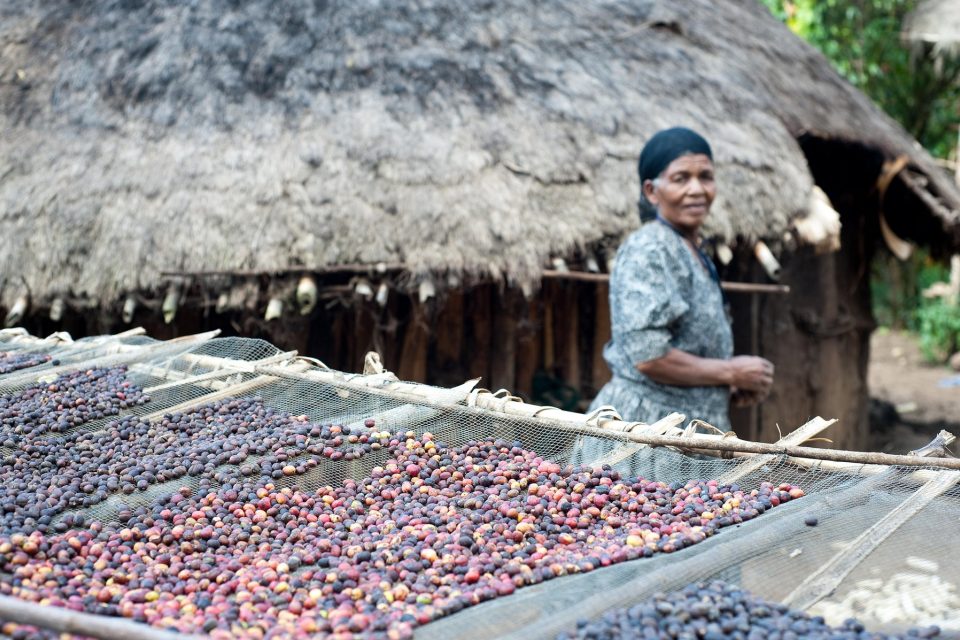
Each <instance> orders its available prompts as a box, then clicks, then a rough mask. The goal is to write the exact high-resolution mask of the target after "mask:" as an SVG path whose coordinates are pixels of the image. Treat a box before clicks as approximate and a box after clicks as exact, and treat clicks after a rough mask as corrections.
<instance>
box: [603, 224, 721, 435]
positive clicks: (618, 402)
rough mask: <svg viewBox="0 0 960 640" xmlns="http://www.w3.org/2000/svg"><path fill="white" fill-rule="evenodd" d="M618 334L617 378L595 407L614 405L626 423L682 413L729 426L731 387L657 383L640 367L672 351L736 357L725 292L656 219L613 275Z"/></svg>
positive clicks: (635, 237)
mask: <svg viewBox="0 0 960 640" xmlns="http://www.w3.org/2000/svg"><path fill="white" fill-rule="evenodd" d="M610 321H611V324H612V326H613V331H612V333H613V337H612V339H611V340H610V342H608V343H607V344H606V346H605V347H604V349H603V357H604V359H605V360H606V361H607V364H608V365H609V366H610V370H611V371H612V372H613V379H612V380H611V381H610V382H608V383H607V384H606V385H604V387H603V389H601V390H600V393H599V394H598V395H597V397H596V398H595V399H594V401H593V403H592V404H591V406H590V408H591V410H593V409H595V408H597V407H599V406H603V405H611V406H613V407H615V408H616V409H617V411H618V412H619V413H620V415H621V416H623V418H624V420H627V421H642V422H647V423H652V422H655V421H657V420H659V419H660V418H663V417H665V416H667V415H668V414H670V413H672V412H674V411H679V412H680V413H683V414H685V415H686V416H687V420H688V421H689V420H692V419H694V418H699V419H701V420H704V421H706V422H709V423H710V424H712V425H713V426H715V427H718V428H720V429H723V430H728V429H730V418H729V415H728V407H729V399H730V393H729V389H728V388H727V387H722V386H721V387H676V386H670V385H664V384H660V383H657V382H654V381H653V380H651V379H650V378H648V377H647V376H645V375H643V374H642V373H640V372H639V371H637V368H636V365H637V364H639V363H641V362H647V361H648V360H655V359H656V358H659V357H661V356H663V355H665V354H666V353H667V351H668V350H669V349H670V348H676V349H680V350H681V351H686V352H688V353H691V354H693V355H695V356H700V357H702V358H720V359H726V358H729V357H731V356H732V355H733V335H732V333H731V331H730V324H729V322H728V320H727V316H726V312H725V310H724V304H723V294H722V293H721V292H720V287H719V286H718V285H717V283H716V282H714V280H713V278H712V277H711V276H710V274H709V273H707V271H706V270H705V269H704V268H703V266H702V265H701V264H699V263H698V259H697V258H696V257H695V256H694V254H693V253H692V252H691V251H690V249H689V248H688V247H687V245H686V244H685V243H684V241H683V239H682V238H681V237H680V235H679V234H678V233H677V232H676V231H674V230H673V229H672V228H670V227H669V226H667V225H665V224H663V223H661V222H658V221H655V222H650V223H648V224H646V225H644V226H643V227H641V228H640V229H639V230H638V231H636V232H634V233H633V234H631V235H630V237H629V238H627V240H626V242H624V244H623V245H622V246H621V247H620V249H619V251H618V252H617V259H616V263H615V265H614V268H613V274H612V275H611V277H610Z"/></svg>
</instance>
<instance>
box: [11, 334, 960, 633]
mask: <svg viewBox="0 0 960 640" xmlns="http://www.w3.org/2000/svg"><path fill="white" fill-rule="evenodd" d="M3 340H4V336H2V335H0V351H15V350H18V349H19V350H23V349H26V348H29V349H30V350H31V351H32V352H36V353H45V354H48V355H51V356H52V358H51V360H50V361H47V362H44V363H42V364H40V365H37V366H35V367H30V368H27V369H21V370H18V371H14V372H12V373H9V374H6V375H0V396H2V397H3V398H13V397H19V396H17V394H23V393H27V392H30V390H31V389H40V391H38V392H37V393H40V394H41V395H39V396H38V397H42V396H43V394H46V393H48V390H47V389H45V388H43V387H44V385H48V384H51V385H52V384H53V383H52V381H53V380H55V379H56V376H57V375H58V374H64V373H69V372H70V371H74V370H77V369H80V370H92V369H94V368H98V367H102V368H110V367H118V366H119V367H124V368H125V372H124V373H123V374H122V375H123V376H124V379H125V380H126V381H128V382H129V383H131V384H133V385H135V386H136V387H138V388H140V389H142V390H143V393H144V394H145V396H147V397H148V398H149V399H148V400H146V401H144V402H142V403H139V404H135V403H133V402H132V401H131V403H129V406H122V407H120V406H119V404H117V402H116V401H114V400H112V399H111V402H114V405H111V406H113V409H110V411H113V410H115V413H109V414H105V415H103V416H101V417H93V418H91V419H89V420H86V421H83V422H82V423H81V424H72V423H62V422H61V423H55V424H57V425H65V427H64V428H62V429H60V430H50V431H47V432H43V433H41V434H40V435H35V434H31V433H29V432H24V428H23V427H22V424H21V422H17V421H16V420H14V419H12V418H11V419H10V420H9V421H8V423H5V424H4V425H3V429H4V431H3V433H2V434H0V436H2V437H0V441H2V442H3V446H2V447H0V462H2V466H0V469H2V472H3V474H5V477H6V478H7V479H8V480H10V479H12V480H13V484H12V485H10V486H8V487H7V488H6V491H7V494H5V495H7V497H6V498H3V500H4V501H3V502H2V504H3V508H4V513H2V514H0V534H3V536H7V538H9V536H11V535H14V534H30V532H31V531H35V530H37V529H38V528H43V529H45V535H46V536H56V535H58V533H59V532H60V531H62V530H64V529H81V528H83V527H86V526H89V524H90V523H91V522H92V521H98V522H101V523H103V524H104V525H105V526H106V527H107V528H114V529H118V528H122V527H124V526H125V525H126V523H127V521H128V520H129V519H130V518H133V519H134V520H136V519H137V518H141V520H138V522H140V521H142V518H143V517H144V516H143V511H142V510H143V509H147V510H149V509H151V508H153V507H154V505H156V504H157V501H158V499H161V500H165V499H167V497H168V496H170V495H171V494H172V493H174V492H176V491H178V490H179V489H180V488H182V487H188V488H190V489H192V491H193V493H194V494H197V493H206V492H213V491H217V490H223V489H225V488H226V489H227V490H229V487H234V486H238V487H240V486H241V485H242V483H243V482H253V483H256V482H260V484H261V485H263V484H265V483H267V482H270V483H273V484H274V485H275V486H276V487H296V488H297V489H299V490H300V491H301V492H305V493H306V494H314V493H315V492H317V491H320V492H321V493H322V492H324V491H327V489H325V487H334V488H335V487H342V486H344V484H345V483H346V484H347V485H349V484H350V482H351V481H358V480H360V479H363V478H368V477H370V476H371V473H373V472H374V471H375V469H377V468H382V467H383V465H385V464H386V463H387V462H388V461H389V460H390V458H391V456H392V455H393V453H392V452H391V451H390V448H389V447H388V446H387V445H388V443H389V441H390V438H389V437H388V436H386V435H384V432H389V433H390V434H397V433H405V432H413V434H414V437H420V436H422V435H423V434H426V433H429V434H432V437H433V439H434V441H435V442H442V443H446V445H447V446H448V447H449V448H451V449H452V448H456V447H463V446H465V445H468V443H470V442H471V441H478V440H482V441H487V440H497V439H499V440H502V441H503V442H505V443H508V445H504V446H512V445H513V444H514V443H515V444H516V445H517V446H519V447H521V448H522V449H523V450H528V451H532V452H535V454H536V455H537V456H538V458H537V459H540V458H543V459H546V460H549V461H553V462H555V463H557V465H559V466H558V469H559V468H560V467H563V466H565V465H567V464H568V463H574V464H590V463H593V462H597V461H615V463H614V464H613V469H614V470H616V471H618V472H620V473H621V474H623V476H625V477H627V476H641V477H643V478H646V479H648V480H655V481H659V482H663V483H667V484H670V483H680V484H683V483H687V482H688V481H690V480H694V479H700V480H704V481H706V480H708V479H719V480H720V481H721V482H722V483H725V484H728V485H729V484H731V483H732V484H735V485H738V486H739V487H742V488H745V489H750V488H755V487H758V486H760V485H761V483H764V482H771V483H774V484H775V485H780V484H781V483H785V484H789V485H796V486H799V487H802V489H803V490H804V492H805V493H806V496H805V497H803V498H801V499H798V500H790V501H789V502H785V503H784V504H781V505H780V506H777V507H776V508H772V509H769V510H767V511H766V512H765V513H763V514H762V515H760V516H759V517H755V518H753V519H745V521H743V522H730V523H728V524H729V526H724V527H722V528H719V529H717V530H716V534H715V535H712V536H710V537H707V539H705V540H703V541H702V542H699V543H697V544H693V545H692V546H688V547H687V548H684V549H682V550H680V551H677V552H674V553H656V554H654V555H653V557H642V558H638V559H634V560H629V561H625V562H616V561H615V562H613V563H612V564H610V566H605V567H603V568H597V569H595V570H592V571H588V570H583V571H582V572H580V571H581V568H577V567H573V566H571V565H570V563H569V562H567V564H566V565H565V566H562V567H560V569H558V570H557V572H558V573H562V574H567V575H563V576H562V577H558V578H556V579H549V580H543V581H541V580H540V579H537V578H531V579H530V580H528V581H527V582H530V583H535V584H524V585H523V586H522V588H519V589H516V592H515V593H512V594H511V595H502V597H496V598H494V599H492V600H489V601H486V602H483V603H482V604H477V605H475V606H467V607H462V604H463V603H461V604H460V605H458V606H457V607H455V609H459V610H458V611H456V612H454V613H451V614H450V615H446V616H443V617H440V618H439V619H437V620H435V621H433V622H430V623H429V624H422V625H421V626H418V627H417V630H416V633H417V636H418V637H422V638H449V637H458V638H489V637H510V638H513V637H515V638H552V637H555V636H556V634H557V633H558V632H560V631H564V630H570V629H571V628H572V627H573V626H574V624H575V622H576V621H577V620H578V619H580V618H584V617H592V616H597V615H599V614H601V613H602V612H604V611H606V610H608V609H610V608H613V607H619V606H629V605H631V604H633V603H636V602H638V601H640V600H642V599H643V598H645V597H647V596H649V595H651V594H653V593H655V592H658V591H664V590H674V589H679V588H682V587H684V586H685V585H687V584H689V583H691V582H695V581H701V580H708V579H723V580H725V581H727V582H730V583H733V584H738V585H742V586H743V587H745V588H747V589H749V590H750V591H752V592H754V593H755V594H757V595H760V596H763V597H765V598H769V599H772V600H775V601H780V602H788V603H790V604H792V605H793V606H797V607H799V608H802V609H805V610H809V611H811V612H814V613H817V614H820V615H823V616H825V617H826V618H827V620H828V622H833V623H839V622H840V621H841V620H842V619H843V618H846V617H850V616H854V617H858V618H860V619H861V621H862V622H864V623H865V624H866V625H867V626H868V628H871V629H876V630H879V631H891V632H897V631H901V630H903V629H905V628H907V627H910V626H914V625H927V624H933V623H936V624H939V625H941V626H942V627H943V628H944V629H946V630H954V631H957V632H960V602H958V600H957V597H958V589H960V584H958V582H960V543H958V542H957V538H956V536H954V535H953V534H952V532H954V531H956V530H957V528H958V526H960V488H958V485H957V480H958V473H960V472H955V471H944V470H937V469H936V468H934V467H930V468H917V467H909V468H908V467H879V466H876V465H872V466H862V465H840V464H831V465H829V466H827V465H821V464H818V463H812V462H810V461H799V460H793V459H790V458H787V457H784V456H769V457H767V458H765V459H764V462H763V464H762V465H761V464H757V463H756V460H757V459H756V458H755V457H734V458H728V459H722V458H719V457H708V456H695V455H687V454H684V453H681V452H679V451H675V450H672V449H667V448H651V447H644V446H639V445H637V444H635V443H634V442H632V441H631V440H630V439H629V436H628V435H625V434H622V433H615V432H611V433H609V434H608V435H599V434H598V433H597V432H596V431H595V430H590V429H589V428H588V427H587V425H586V423H585V422H584V423H583V424H581V425H579V426H578V425H576V424H572V423H569V422H560V421H556V420H549V419H544V418H523V417H518V416H514V415H507V414H506V413H503V412H498V411H493V410H489V409H481V408H478V407H475V406H469V403H468V401H467V392H468V391H469V389H470V386H469V385H465V386H464V387H462V388H458V389H454V390H449V389H447V390H444V389H435V388H431V387H425V386H420V385H412V384H402V385H397V384H394V383H392V382H391V378H390V376H389V375H385V374H381V375H376V376H348V375H344V374H340V373H337V372H332V371H329V370H327V369H325V368H323V367H320V366H317V365H315V364H313V363H311V362H308V361H306V360H303V359H298V358H296V357H295V355H294V354H287V353H282V352H281V351H280V350H278V349H276V348H275V347H273V346H271V345H269V344H267V343H265V342H262V341H257V340H246V339H240V338H228V339H211V340H200V341H190V340H183V341H179V342H176V341H174V342H169V343H162V342H156V341H152V340H149V339H147V338H143V337H137V336H133V337H125V338H119V339H106V338H101V339H94V340H87V341H77V342H72V343H54V342H46V343H43V342H35V343H28V342H24V341H19V342H10V343H5V342H3ZM54 360H56V362H57V364H52V362H53V361H54ZM54 386H55V385H54ZM49 393H54V392H49ZM233 398H236V399H246V400H245V402H246V404H242V406H241V405H231V407H235V406H241V409H237V410H238V411H239V410H242V411H243V412H247V413H250V414H251V415H252V414H253V413H255V412H256V411H267V412H268V413H269V414H270V415H271V416H272V415H273V413H272V412H277V415H278V416H280V417H277V418H274V417H271V418H270V420H272V422H271V423H270V424H271V425H274V426H275V425H280V428H274V426H271V427H270V429H264V430H263V431H262V433H261V432H247V431H243V428H240V429H239V430H238V429H237V428H236V425H233V426H230V425H229V424H228V425H227V427H229V428H227V427H224V428H223V429H222V430H220V427H219V426H217V425H219V423H218V422H217V419H218V418H217V415H218V414H217V412H216V411H211V412H209V413H208V414H204V415H200V414H197V413H196V412H197V410H198V408H200V407H203V406H205V405H209V404H210V403H212V402H218V401H220V402H223V403H227V402H229V401H230V400H229V399H233ZM8 402H9V401H8ZM107 404H109V403H107ZM17 406H20V405H17ZM23 406H27V405H23ZM36 406H39V405H37V404H36V403H34V404H31V405H29V407H31V409H30V410H31V411H33V410H34V407H36ZM218 406H219V405H218ZM104 407H106V404H104ZM230 410H232V409H230V407H224V408H223V411H224V412H229V411H230ZM104 411H108V409H107V408H103V409H101V412H104ZM201 413H202V412H201ZM90 415H94V416H95V414H90ZM198 415H199V416H200V417H197V416H198ZM183 416H192V417H190V420H193V422H191V423H190V424H189V425H188V424H187V421H188V418H186V417H183ZM204 416H205V417H204ZM370 419H372V420H374V426H373V427H372V428H371V427H370V426H368V425H369V423H368V422H367V421H368V420H370ZM180 421H182V422H180ZM204 421H206V422H204ZM320 425H344V426H345V427H346V430H344V431H343V435H338V434H340V433H341V432H340V431H337V430H336V429H335V430H334V431H333V432H330V430H329V429H327V430H325V431H324V430H323V429H321V427H320ZM251 428H252V427H251ZM338 428H339V427H338ZM138 429H139V430H140V431H138ZM251 434H252V435H251ZM111 438H113V439H115V441H116V442H117V443H118V444H117V445H116V452H113V450H112V449H111V454H110V455H109V456H103V455H100V453H102V450H103V447H105V446H109V444H110V442H111ZM338 438H339V440H338ZM350 438H353V440H351V439H350ZM403 439H404V437H400V441H401V442H402V441H403ZM124 442H125V443H128V444H122V443H124ZM58 443H62V444H58ZM371 443H372V444H371ZM258 445H262V446H258ZM431 446H432V445H431ZM58 447H60V449H58ZM84 447H86V448H84ZM58 450H59V451H61V452H62V454H61V455H60V456H59V458H58V459H56V460H48V458H49V457H50V455H54V457H55V458H56V457H57V456H56V452H57V451H58ZM171 450H173V451H174V452H175V455H174V457H176V458H177V460H180V459H182V461H183V462H182V465H178V466H182V469H175V468H174V467H173V466H172V465H171V467H170V468H169V469H166V468H163V464H162V463H160V462H158V464H157V465H154V466H153V467H151V465H152V464H153V463H152V462H151V461H154V460H156V461H161V462H162V461H163V460H164V459H165V458H164V456H167V457H168V458H169V457H170V456H171V453H170V451H171ZM78 451H81V453H78ZM428 451H429V449H428ZM51 452H54V453H53V454H51ZM98 452H100V453H98ZM98 455H100V457H98ZM45 456H46V457H45ZM125 456H126V457H125ZM83 465H86V467H83V473H82V474H81V473H79V472H77V473H74V472H75V470H76V469H80V468H81V466H83ZM134 471H137V473H134ZM71 474H73V475H71ZM74 475H75V476H77V477H78V479H77V481H76V483H75V485H66V486H64V487H59V488H58V489H56V490H54V489H52V488H53V487H54V486H55V485H56V483H57V482H58V480H57V478H58V477H59V478H64V477H68V476H70V477H73V476H74ZM80 476H82V477H80ZM227 485H229V487H227ZM526 486H527V485H524V487H526ZM677 486H680V485H677ZM58 492H59V493H58ZM64 492H68V493H69V495H68V497H67V498H64V497H63V493H64ZM241 492H242V489H241ZM521 493H522V491H521ZM11 495H12V496H13V497H12V498H11ZM520 497H521V498H522V497H523V496H522V495H521V496H520ZM58 500H59V501H60V502H58ZM32 501H37V502H36V504H34V502H32ZM462 508H463V509H464V510H469V509H470V505H467V506H465V507H462ZM138 509H139V510H140V511H138ZM722 515H723V514H721V516H722ZM811 517H815V518H816V520H817V523H816V525H815V526H811V525H810V524H809V522H808V521H809V519H810V518H811ZM144 527H147V525H144ZM147 528H148V527H147ZM574 529H575V528H574ZM574 533H576V532H575V531H574ZM18 540H19V538H18ZM21 542H22V541H21ZM343 544H344V545H348V544H349V542H347V541H344V543H343ZM0 547H2V545H0ZM15 552H16V549H13V550H10V549H7V550H4V549H3V548H0V556H2V557H3V559H4V560H5V562H6V563H7V566H8V569H9V567H10V566H20V565H16V564H13V565H11V564H10V562H12V561H13V559H14V558H15V556H16V553H15ZM211 553H212V552H211ZM277 553H278V554H279V555H278V557H282V556H283V554H284V553H289V550H287V551H283V550H282V549H278V550H277ZM218 557H219V556H218ZM565 557H566V558H567V560H569V557H567V556H565ZM17 562H19V560H18V561H17ZM30 562H34V560H30ZM47 562H53V561H47ZM64 562H66V560H64ZM298 563H299V560H298ZM16 571H21V570H20V569H17V570H16ZM304 571H309V569H308V567H301V568H300V569H299V572H298V571H294V572H293V575H304ZM526 575H527V574H526V573H524V574H522V575H521V577H523V576H526ZM550 578H553V576H550ZM31 580H32V578H31V579H25V578H24V577H23V575H22V571H21V573H16V572H15V573H14V574H9V573H8V574H7V575H6V576H5V578H4V581H3V583H4V584H6V585H7V586H6V587H5V591H4V593H13V595H20V596H24V597H32V596H31V594H35V593H36V588H38V587H36V585H37V584H38V583H37V582H36V581H32V582H31ZM520 582H521V583H523V580H520ZM318 584H322V583H318ZM31 585H32V587H31ZM28 587H30V588H34V591H30V589H29V588H28ZM118 589H119V591H118V595H117V599H118V600H117V601H118V602H119V601H122V600H123V598H124V597H125V596H123V594H122V593H121V592H122V591H123V589H122V588H119V587H118ZM135 590H136V589H133V590H132V591H135ZM54 591H55V590H54ZM509 591H513V589H510V590H509ZM366 595H369V594H366ZM111 602H113V601H112V600H111ZM161 602H163V600H161ZM391 602H393V600H391ZM81 604H82V608H85V609H87V610H93V611H101V612H105V613H111V612H112V613H115V614H123V615H131V616H132V617H135V618H136V617H137V615H134V614H131V613H130V611H133V609H130V610H121V609H119V608H118V609H115V610H113V611H107V610H104V609H102V607H101V608H99V609H98V607H99V606H100V605H99V604H97V603H96V602H94V603H93V604H90V603H89V602H83V601H82V600H81ZM109 606H113V605H109ZM411 606H412V607H420V609H417V610H421V609H428V608H429V607H430V606H432V605H430V604H429V603H428V602H426V601H425V602H422V603H414V604H412V605H411ZM137 611H140V610H137ZM431 611H432V615H434V616H436V615H437V610H435V609H434V610H431ZM423 622H426V620H424V621H423ZM236 624H240V622H239V621H237V622H236ZM358 624H359V623H358ZM161 626H162V625H161ZM214 628H215V626H211V627H210V628H205V629H204V630H207V631H210V630H212V629H214ZM228 628H230V629H233V630H234V631H236V630H237V628H234V627H228ZM238 628H239V627H238ZM198 631H200V629H198Z"/></svg>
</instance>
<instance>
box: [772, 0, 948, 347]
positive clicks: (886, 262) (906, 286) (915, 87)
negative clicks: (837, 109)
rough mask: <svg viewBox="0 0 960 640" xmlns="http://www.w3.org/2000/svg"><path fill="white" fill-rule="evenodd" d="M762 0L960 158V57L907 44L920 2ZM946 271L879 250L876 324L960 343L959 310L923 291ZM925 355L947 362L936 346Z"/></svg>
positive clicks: (932, 146) (888, 106)
mask: <svg viewBox="0 0 960 640" xmlns="http://www.w3.org/2000/svg"><path fill="white" fill-rule="evenodd" d="M763 2H764V4H766V6H767V8H768V9H770V11H771V12H772V13H773V14H774V15H775V16H777V17H778V18H779V19H780V20H782V21H783V22H785V23H786V24H787V26H788V27H789V28H790V29H791V30H792V31H793V32H794V33H796V34H797V35H799V36H800V37H802V38H804V39H805V40H806V41H807V42H809V43H810V44H812V45H813V46H815V47H816V48H817V49H819V50H820V51H821V52H822V53H823V54H824V55H825V56H826V57H827V58H828V59H829V60H830V61H831V63H833V65H834V67H835V68H836V69H837V71H839V72H840V74H841V75H843V76H844V77H845V78H846V79H847V80H849V81H850V82H851V83H852V84H853V85H854V86H856V87H857V88H859V89H860V90H861V91H863V92H864V93H865V94H867V95H868V96H869V97H870V98H871V99H872V100H873V101H874V102H876V103H877V104H878V105H879V106H880V107H881V108H882V109H883V110H884V111H886V112H887V113H888V114H890V115H891V116H892V117H893V118H894V119H895V120H897V121H898V122H899V123H900V124H901V125H902V126H903V127H904V128H905V129H906V130H907V131H909V132H910V133H911V134H912V135H913V137H914V138H916V139H917V140H919V141H920V143H921V144H922V145H923V146H924V147H926V149H927V150H929V151H930V152H931V153H932V154H933V155H934V156H936V157H938V158H943V159H944V160H945V161H947V162H945V164H950V163H951V162H952V163H955V162H956V161H957V139H958V135H957V123H958V113H960V56H955V55H954V56H951V55H941V54H939V53H938V52H936V51H935V50H934V48H933V47H932V46H930V45H927V44H913V43H909V42H905V41H904V39H903V38H902V37H901V30H902V28H903V23H904V18H905V17H906V16H907V15H908V14H909V13H910V12H911V11H912V10H913V9H914V8H915V7H916V5H917V3H918V0H763ZM945 170H946V169H945ZM947 273H948V269H947V266H946V264H945V262H944V261H942V260H937V259H933V258H931V256H930V255H929V254H927V253H926V252H916V253H915V254H914V255H913V257H911V258H910V259H909V260H907V261H906V262H903V263H901V262H899V261H898V260H896V259H895V258H893V256H892V255H890V254H888V253H887V252H882V253H880V254H879V255H878V257H877V260H876V261H875V264H874V268H873V274H872V276H873V277H872V282H871V285H872V292H873V305H874V315H875V317H876V318H877V321H878V322H879V323H880V325H881V326H888V327H893V328H898V329H910V330H912V331H916V332H918V333H919V334H920V337H921V340H922V341H923V343H924V344H927V343H929V342H931V341H936V342H937V343H938V344H942V343H944V342H947V343H951V344H956V343H957V339H958V337H960V334H958V333H957V331H958V327H957V322H956V315H957V314H955V313H945V312H944V311H943V310H942V309H941V308H940V307H941V306H942V305H943V303H942V301H935V302H928V301H925V300H924V298H923V296H922V295H921V292H922V290H923V289H924V288H926V287H928V286H929V285H930V284H932V283H933V282H936V281H939V280H943V279H945V278H946V276H947ZM933 305H939V306H937V308H936V309H934V308H933ZM942 319H945V320H944V321H943V322H941V321H940V320H942ZM928 334H930V335H928ZM945 334H949V335H948V337H944V335H945ZM925 352H926V353H927V355H928V357H931V358H934V354H935V353H936V354H937V356H936V359H940V355H939V353H938V352H936V350H926V349H925Z"/></svg>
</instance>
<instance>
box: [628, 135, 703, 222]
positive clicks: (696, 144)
mask: <svg viewBox="0 0 960 640" xmlns="http://www.w3.org/2000/svg"><path fill="white" fill-rule="evenodd" d="M688 153H693V154H700V153H702V154H703V155H705V156H707V157H708V158H710V159H711V160H713V151H711V150H710V143H709V142H707V141H706V139H705V138H704V137H703V136H701V135H700V134H699V133H697V132H696V131H693V130H691V129H687V128H685V127H673V128H672V129H664V130H662V131H658V132H657V133H655V134H654V135H653V137H652V138H650V140H649V141H648V142H647V144H646V145H644V147H643V151H641V152H640V160H639V162H637V173H639V174H640V202H639V203H638V204H639V207H640V220H641V221H642V222H647V221H649V220H653V219H654V218H655V217H656V216H657V210H656V209H655V208H654V207H653V205H651V204H650V203H649V202H647V199H646V198H645V197H644V196H643V183H644V182H646V181H647V180H653V179H654V178H656V177H657V176H659V175H660V174H661V173H663V170H664V169H666V168H667V167H668V166H669V165H670V163H671V162H673V161H674V160H676V159H677V158H679V157H680V156H682V155H686V154H688Z"/></svg>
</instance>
